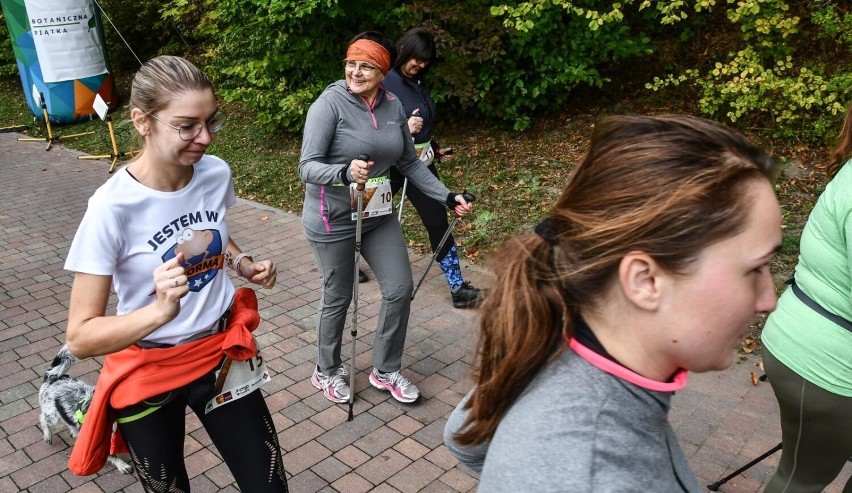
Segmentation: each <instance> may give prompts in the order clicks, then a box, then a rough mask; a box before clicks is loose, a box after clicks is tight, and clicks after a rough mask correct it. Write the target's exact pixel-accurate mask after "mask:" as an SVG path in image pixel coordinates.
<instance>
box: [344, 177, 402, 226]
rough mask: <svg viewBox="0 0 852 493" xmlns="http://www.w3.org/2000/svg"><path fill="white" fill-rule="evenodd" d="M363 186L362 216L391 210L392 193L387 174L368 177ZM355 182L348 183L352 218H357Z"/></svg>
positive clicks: (381, 214)
mask: <svg viewBox="0 0 852 493" xmlns="http://www.w3.org/2000/svg"><path fill="white" fill-rule="evenodd" d="M365 185H366V186H365V187H364V209H363V210H362V211H361V217H362V218H368V217H377V216H384V215H386V214H390V213H392V212H393V194H392V192H391V184H390V179H389V178H388V177H387V176H380V177H378V178H370V179H369V180H368V181H367V183H366V184H365ZM356 186H357V184H356V183H352V184H350V185H349V197H350V199H351V202H352V220H353V221H355V220H357V219H358V191H357V190H356V188H355V187H356Z"/></svg>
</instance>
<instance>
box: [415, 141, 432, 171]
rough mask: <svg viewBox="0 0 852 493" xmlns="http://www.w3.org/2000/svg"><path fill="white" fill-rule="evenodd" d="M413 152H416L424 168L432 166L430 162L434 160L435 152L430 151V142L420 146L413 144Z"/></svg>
mask: <svg viewBox="0 0 852 493" xmlns="http://www.w3.org/2000/svg"><path fill="white" fill-rule="evenodd" d="M414 151H415V152H417V157H419V158H420V160H421V161H423V163H424V164H426V166H429V165H430V164H432V161H433V160H434V159H435V150H434V149H432V141H431V140H430V141H429V142H424V143H422V144H414Z"/></svg>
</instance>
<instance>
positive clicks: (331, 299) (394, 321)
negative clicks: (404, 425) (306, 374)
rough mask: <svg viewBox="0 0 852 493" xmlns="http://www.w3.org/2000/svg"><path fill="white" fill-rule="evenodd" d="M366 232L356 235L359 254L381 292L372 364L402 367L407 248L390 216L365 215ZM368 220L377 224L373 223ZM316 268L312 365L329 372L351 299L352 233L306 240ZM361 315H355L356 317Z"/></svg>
mask: <svg viewBox="0 0 852 493" xmlns="http://www.w3.org/2000/svg"><path fill="white" fill-rule="evenodd" d="M368 221H369V222H370V223H371V224H370V225H369V226H370V228H369V231H366V228H365V231H363V233H362V237H361V255H362V257H363V260H366V262H367V264H369V266H370V268H371V269H372V270H373V273H374V274H375V275H376V279H377V280H378V281H379V288H380V289H381V292H382V306H381V309H380V310H379V317H378V322H377V326H376V335H375V339H374V341H373V366H374V367H376V368H377V369H378V370H379V371H381V372H393V371H398V370H399V369H400V368H401V367H402V350H403V347H404V346H405V333H406V331H407V330H408V315H409V313H410V311H411V292H412V291H413V289H414V286H413V282H412V280H411V265H410V264H409V263H408V248H406V244H405V238H404V237H403V235H402V229H401V228H400V226H399V221H397V219H396V216H395V215H393V214H390V215H387V216H384V217H381V218H371V219H365V220H364V222H365V224H366V223H367V222H368ZM374 222H376V223H378V224H375V223H374ZM309 243H310V244H311V248H313V251H314V257H315V258H316V261H317V266H318V267H319V273H320V281H321V282H322V297H321V298H320V301H319V310H318V313H317V350H318V353H319V355H318V359H317V365H318V366H319V369H320V371H322V372H323V373H324V374H326V375H330V374H331V373H332V372H334V371H335V370H337V368H339V367H340V366H341V364H342V362H341V359H340V346H341V343H342V339H343V326H344V324H345V323H346V312H347V309H348V308H349V304H350V303H351V302H352V287H353V281H354V274H355V237H354V236H353V237H352V238H349V239H346V240H342V241H336V242H333V243H320V242H316V241H309ZM361 319H362V318H361V317H360V316H359V321H360V320H361Z"/></svg>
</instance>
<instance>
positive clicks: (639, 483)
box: [445, 350, 702, 493]
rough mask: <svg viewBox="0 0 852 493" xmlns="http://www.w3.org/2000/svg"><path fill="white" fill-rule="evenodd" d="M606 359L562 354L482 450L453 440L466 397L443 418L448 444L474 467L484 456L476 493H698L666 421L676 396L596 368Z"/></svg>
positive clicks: (617, 368)
mask: <svg viewBox="0 0 852 493" xmlns="http://www.w3.org/2000/svg"><path fill="white" fill-rule="evenodd" d="M586 351H588V350H586ZM586 357H588V358H589V360H587V359H585V358H586ZM603 360H604V358H603V357H602V356H598V355H593V356H585V357H584V356H580V355H579V354H577V353H576V352H575V351H573V350H567V351H565V352H564V353H563V354H562V355H561V356H560V357H559V359H557V360H556V361H554V362H553V363H552V364H550V365H549V366H548V367H547V368H545V369H544V370H542V372H541V373H540V374H539V375H538V376H537V377H536V378H535V380H533V382H532V383H531V384H530V385H529V387H528V388H527V389H526V390H525V391H524V393H523V394H521V396H520V397H519V398H518V400H517V401H516V402H515V403H514V404H513V405H512V407H511V408H510V409H509V411H508V412H507V413H506V415H505V416H503V419H502V420H501V421H500V424H499V425H498V426H497V430H496V432H495V433H494V437H493V438H492V440H491V442H490V443H487V444H485V445H479V446H475V447H463V446H461V445H458V444H456V443H454V442H453V441H452V437H453V434H454V433H455V432H457V431H459V429H460V427H461V424H462V423H463V422H464V420H465V419H466V418H467V413H468V411H467V410H465V409H463V407H461V406H463V405H464V402H465V400H466V399H465V400H463V401H462V403H460V404H459V406H460V407H457V408H456V410H455V411H454V412H453V416H451V417H450V420H449V421H448V422H447V426H448V427H451V428H452V429H448V430H446V431H445V437H446V439H447V442H448V445H447V446H448V448H449V449H450V451H451V452H453V453H454V455H455V456H456V458H458V459H459V460H461V461H463V462H465V463H466V464H470V465H471V466H473V467H475V468H478V467H479V465H480V464H482V461H483V460H484V462H485V465H484V467H483V468H482V476H481V478H480V483H479V491H480V492H482V493H502V492H505V493H516V492H520V491H524V492H526V491H529V492H533V491H534V492H536V493H547V492H554V493H555V492H566V493H607V492H612V493H616V492H617V493H624V492H642V493H646V492H654V493H657V492H659V493H676V492H686V493H698V492H700V491H702V489H701V488H700V487H699V485H698V482H697V480H696V478H695V476H694V474H693V473H692V471H691V470H690V468H689V464H688V463H687V461H686V458H685V457H684V455H683V451H682V450H681V448H680V445H679V444H678V441H677V438H676V437H675V434H674V431H673V430H672V427H671V425H670V424H669V422H668V411H669V407H670V404H671V397H672V392H668V391H655V390H649V389H647V388H644V387H642V386H640V385H638V384H637V383H632V382H630V381H627V380H625V379H624V378H622V377H619V376H616V375H615V374H612V373H609V372H607V371H602V370H601V368H598V367H597V366H595V364H593V361H603ZM605 365H609V367H608V368H610V369H611V371H615V372H616V373H619V372H620V373H621V374H625V375H626V374H628V373H632V372H629V370H626V369H624V368H623V367H620V366H619V365H617V364H616V363H603V364H602V366H605ZM612 369H615V370H612ZM634 375H635V374H634ZM635 378H638V379H640V380H642V379H641V377H635ZM635 378H634V379H635ZM684 379H685V375H684ZM665 385H666V386H669V385H673V384H665ZM467 397H469V395H468V396H467Z"/></svg>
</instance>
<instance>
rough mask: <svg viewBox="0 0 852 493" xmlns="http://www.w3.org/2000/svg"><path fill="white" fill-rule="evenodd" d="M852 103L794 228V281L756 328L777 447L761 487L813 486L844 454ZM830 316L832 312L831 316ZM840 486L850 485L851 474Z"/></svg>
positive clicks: (851, 451) (849, 351)
mask: <svg viewBox="0 0 852 493" xmlns="http://www.w3.org/2000/svg"><path fill="white" fill-rule="evenodd" d="M850 158H852V106H850V107H849V109H848V110H847V112H846V118H845V121H844V124H843V129H842V130H841V132H840V136H839V138H838V144H837V147H836V148H835V150H834V152H833V153H832V156H831V163H830V165H829V167H828V175H829V177H830V178H831V181H830V182H829V183H828V185H827V186H826V188H825V191H824V192H823V193H822V195H821V196H820V197H819V200H817V203H816V205H815V206H814V209H813V211H812V212H811V215H810V216H809V217H808V221H807V223H806V224H805V228H804V230H803V231H802V239H801V245H800V249H799V250H800V253H799V262H798V264H797V265H796V269H795V275H794V281H793V284H792V285H791V287H790V288H788V289H787V290H786V291H785V292H784V294H783V295H782V296H781V298H780V299H779V300H778V308H777V309H776V310H775V311H774V312H773V313H772V314H771V315H770V316H769V319H768V320H767V321H766V326H765V327H764V329H763V334H762V340H763V345H764V346H765V348H766V351H765V354H764V365H765V368H766V375H767V376H768V377H769V382H770V383H771V384H772V389H773V391H774V392H775V397H776V398H777V399H778V404H779V406H780V408H781V434H782V438H781V441H782V453H781V460H780V462H779V464H778V469H777V470H776V471H775V474H774V475H773V476H772V478H771V479H770V481H769V483H768V484H767V487H766V490H765V492H766V493H777V492H790V493H793V492H795V493H806V492H820V491H823V489H824V488H825V487H826V486H827V485H829V484H831V482H832V481H834V479H835V478H836V477H837V475H838V474H839V473H840V471H841V469H842V468H843V466H844V464H845V463H846V460H847V459H848V458H849V456H850V455H852V322H849V321H850V320H852V194H850V192H849V191H850V190H852V166H850V165H849V162H850V161H852V159H850ZM832 319H833V320H832ZM843 491H844V492H852V479H850V480H849V481H847V482H846V486H845V487H844V489H843Z"/></svg>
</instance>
